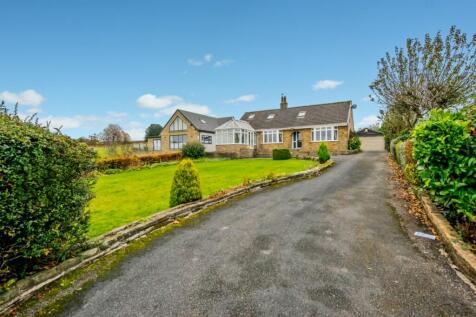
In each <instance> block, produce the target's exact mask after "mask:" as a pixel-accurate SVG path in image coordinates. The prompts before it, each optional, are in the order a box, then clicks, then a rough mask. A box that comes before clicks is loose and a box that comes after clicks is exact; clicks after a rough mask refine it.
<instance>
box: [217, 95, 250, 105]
mask: <svg viewBox="0 0 476 317" xmlns="http://www.w3.org/2000/svg"><path fill="white" fill-rule="evenodd" d="M255 99H256V95H253V94H249V95H243V96H239V97H237V98H232V99H228V100H225V103H231V104H236V103H241V102H252V101H254V100H255Z"/></svg>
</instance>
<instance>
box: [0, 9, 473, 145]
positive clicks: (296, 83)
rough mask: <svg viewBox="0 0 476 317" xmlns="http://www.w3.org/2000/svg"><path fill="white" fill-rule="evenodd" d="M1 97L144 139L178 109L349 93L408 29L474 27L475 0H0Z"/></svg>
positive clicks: (250, 105)
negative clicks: (146, 132)
mask: <svg viewBox="0 0 476 317" xmlns="http://www.w3.org/2000/svg"><path fill="white" fill-rule="evenodd" d="M0 12H1V18H0V41H1V43H2V45H1V51H0V99H3V100H5V101H6V102H7V104H8V105H9V106H11V105H12V104H14V103H15V102H19V104H20V106H19V112H20V114H21V115H23V116H27V115H31V114H33V113H37V115H38V117H39V118H40V119H41V121H42V122H46V121H50V122H51V126H54V127H60V126H61V127H62V131H63V133H65V134H67V135H70V136H72V137H80V136H88V135H90V134H92V133H99V132H100V131H101V130H102V129H103V128H104V127H105V126H106V125H107V124H109V123H117V124H119V125H120V126H121V127H123V128H124V130H126V131H127V132H128V133H129V134H130V135H131V137H132V139H135V140H138V139H142V138H143V136H144V130H145V128H146V127H147V126H148V125H149V124H151V123H160V124H164V123H166V121H167V120H168V118H169V116H170V115H171V114H172V113H173V112H174V110H175V109H177V108H182V109H187V110H190V111H194V112H199V113H204V114H208V115H212V116H235V117H236V118H240V117H241V115H242V114H243V113H244V112H246V111H253V110H260V109H272V108H277V107H279V100H280V95H281V94H282V93H284V94H286V95H287V100H288V103H289V106H290V107H292V106H300V105H309V104H316V103H326V102H335V101H342V100H352V101H353V103H354V104H356V105H357V108H356V109H355V111H354V116H355V125H356V127H357V128H359V127H364V126H366V125H369V124H372V123H375V122H376V119H377V118H376V116H377V114H378V110H379V105H378V104H375V103H372V102H370V101H369V100H368V96H369V94H371V91H370V90H369V88H368V87H369V84H370V83H371V82H372V81H373V80H374V79H375V78H376V74H377V61H378V59H379V58H381V57H383V56H384V55H385V53H386V52H388V51H389V52H392V51H393V50H394V48H395V46H403V45H405V40H406V39H407V38H415V37H417V38H423V37H424V35H425V33H430V34H435V33H436V32H437V31H442V32H443V33H446V32H447V31H448V29H449V28H450V26H451V25H456V26H457V27H458V28H460V29H461V30H462V31H463V32H466V33H468V34H471V35H472V34H473V33H476V18H475V15H474V13H475V12H476V1H474V0H468V1H463V0H454V1H449V0H448V1H444V0H421V1H420V0H412V1H406V0H404V1H402V0H399V1H385V0H379V1H365V0H361V1H352V0H348V1H340V0H334V1H299V0H294V1H279V0H274V1H268V0H255V1H247V0H246V1H245V0H241V1H227V0H214V1H211V0H203V1H197V0H189V1H183V0H175V1H151V0H150V1H146V0H142V1H120V0H110V1H107V0H102V1H95V0H75V1H73V0H71V1H52V0H43V1H35V0H30V1H23V0H15V1H10V0H0Z"/></svg>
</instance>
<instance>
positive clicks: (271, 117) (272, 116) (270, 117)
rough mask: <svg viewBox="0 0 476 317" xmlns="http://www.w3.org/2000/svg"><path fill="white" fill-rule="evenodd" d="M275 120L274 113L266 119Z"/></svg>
mask: <svg viewBox="0 0 476 317" xmlns="http://www.w3.org/2000/svg"><path fill="white" fill-rule="evenodd" d="M273 118H274V113H270V114H268V117H267V118H266V119H268V120H270V119H273Z"/></svg>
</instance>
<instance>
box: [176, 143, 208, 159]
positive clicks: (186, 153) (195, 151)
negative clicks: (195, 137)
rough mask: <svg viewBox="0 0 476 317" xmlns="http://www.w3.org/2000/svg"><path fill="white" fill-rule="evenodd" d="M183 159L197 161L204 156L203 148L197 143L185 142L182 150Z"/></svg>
mask: <svg viewBox="0 0 476 317" xmlns="http://www.w3.org/2000/svg"><path fill="white" fill-rule="evenodd" d="M182 155H183V157H189V158H193V159H197V158H200V157H204V156H205V146H204V145H203V144H202V143H200V142H197V141H191V142H187V144H185V145H184V146H183V148H182Z"/></svg>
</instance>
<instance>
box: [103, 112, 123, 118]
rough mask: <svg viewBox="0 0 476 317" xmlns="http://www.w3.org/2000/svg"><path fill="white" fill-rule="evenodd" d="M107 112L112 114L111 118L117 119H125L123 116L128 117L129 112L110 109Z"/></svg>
mask: <svg viewBox="0 0 476 317" xmlns="http://www.w3.org/2000/svg"><path fill="white" fill-rule="evenodd" d="M107 114H108V116H110V117H111V118H115V119H123V118H126V117H127V113H126V112H118V111H108V112H107Z"/></svg>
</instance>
